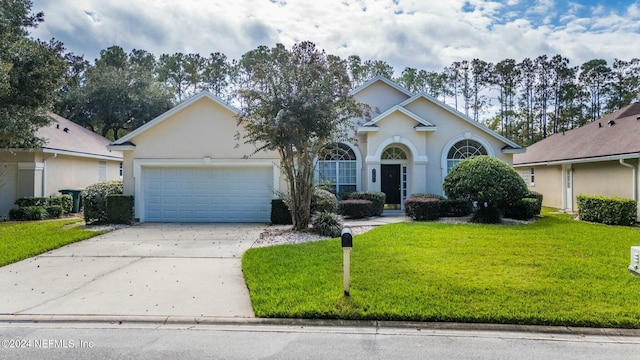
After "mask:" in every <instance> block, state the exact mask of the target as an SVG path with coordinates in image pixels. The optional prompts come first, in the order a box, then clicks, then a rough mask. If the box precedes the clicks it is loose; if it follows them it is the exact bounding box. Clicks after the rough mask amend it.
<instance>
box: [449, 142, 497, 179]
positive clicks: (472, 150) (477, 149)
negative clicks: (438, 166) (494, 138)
mask: <svg viewBox="0 0 640 360" xmlns="http://www.w3.org/2000/svg"><path fill="white" fill-rule="evenodd" d="M476 155H487V149H485V148H484V146H482V144H480V143H479V142H477V141H475V140H468V139H467V140H462V141H458V142H457V143H455V144H454V145H453V146H452V147H451V149H449V154H447V173H448V172H449V171H450V170H451V168H453V167H454V166H455V165H456V164H457V163H459V162H460V161H462V160H464V159H466V158H468V157H471V156H476Z"/></svg>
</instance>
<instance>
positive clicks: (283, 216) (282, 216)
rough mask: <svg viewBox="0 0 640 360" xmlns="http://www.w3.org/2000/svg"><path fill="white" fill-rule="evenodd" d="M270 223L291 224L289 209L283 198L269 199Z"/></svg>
mask: <svg viewBox="0 0 640 360" xmlns="http://www.w3.org/2000/svg"><path fill="white" fill-rule="evenodd" d="M271 224H273V225H291V224H293V220H292V219H291V211H290V210H289V206H287V204H286V203H285V201H284V199H273V200H271Z"/></svg>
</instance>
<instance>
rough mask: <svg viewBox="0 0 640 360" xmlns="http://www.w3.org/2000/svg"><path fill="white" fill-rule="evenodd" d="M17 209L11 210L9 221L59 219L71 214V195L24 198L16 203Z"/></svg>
mask: <svg viewBox="0 0 640 360" xmlns="http://www.w3.org/2000/svg"><path fill="white" fill-rule="evenodd" d="M14 204H15V205H17V207H14V208H12V209H10V210H9V219H11V220H17V221H31V220H44V219H53V218H59V217H61V216H62V215H64V214H68V213H69V212H71V208H72V205H73V198H72V197H71V195H61V196H53V197H32V196H29V197H23V198H19V199H17V200H16V201H15V202H14Z"/></svg>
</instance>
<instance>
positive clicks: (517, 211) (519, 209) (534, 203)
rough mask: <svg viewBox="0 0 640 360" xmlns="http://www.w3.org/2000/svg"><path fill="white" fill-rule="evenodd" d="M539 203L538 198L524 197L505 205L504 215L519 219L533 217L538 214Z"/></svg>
mask: <svg viewBox="0 0 640 360" xmlns="http://www.w3.org/2000/svg"><path fill="white" fill-rule="evenodd" d="M538 204H539V202H538V199H532V198H523V199H520V200H518V201H516V202H515V203H513V204H511V205H509V206H507V207H505V209H504V212H503V213H502V215H503V216H504V217H508V218H511V219H517V220H529V219H533V217H534V216H535V215H536V211H537V209H538Z"/></svg>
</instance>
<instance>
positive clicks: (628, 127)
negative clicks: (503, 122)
mask: <svg viewBox="0 0 640 360" xmlns="http://www.w3.org/2000/svg"><path fill="white" fill-rule="evenodd" d="M639 116H640V103H634V104H631V105H628V106H626V107H624V108H622V109H620V110H618V111H615V112H613V113H611V114H608V115H605V116H603V117H602V118H600V119H598V120H596V121H594V122H592V123H589V124H587V125H584V126H582V127H579V128H577V129H573V130H569V131H566V132H564V133H557V134H554V135H552V136H550V137H548V138H546V139H544V140H541V141H539V142H537V143H535V144H533V145H531V146H529V147H528V148H527V152H526V153H524V154H517V155H514V157H513V164H514V165H525V164H535V163H546V162H562V161H570V160H583V161H584V160H586V159H590V158H601V157H606V156H623V155H628V154H636V153H640V120H639V119H638V117H639Z"/></svg>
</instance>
